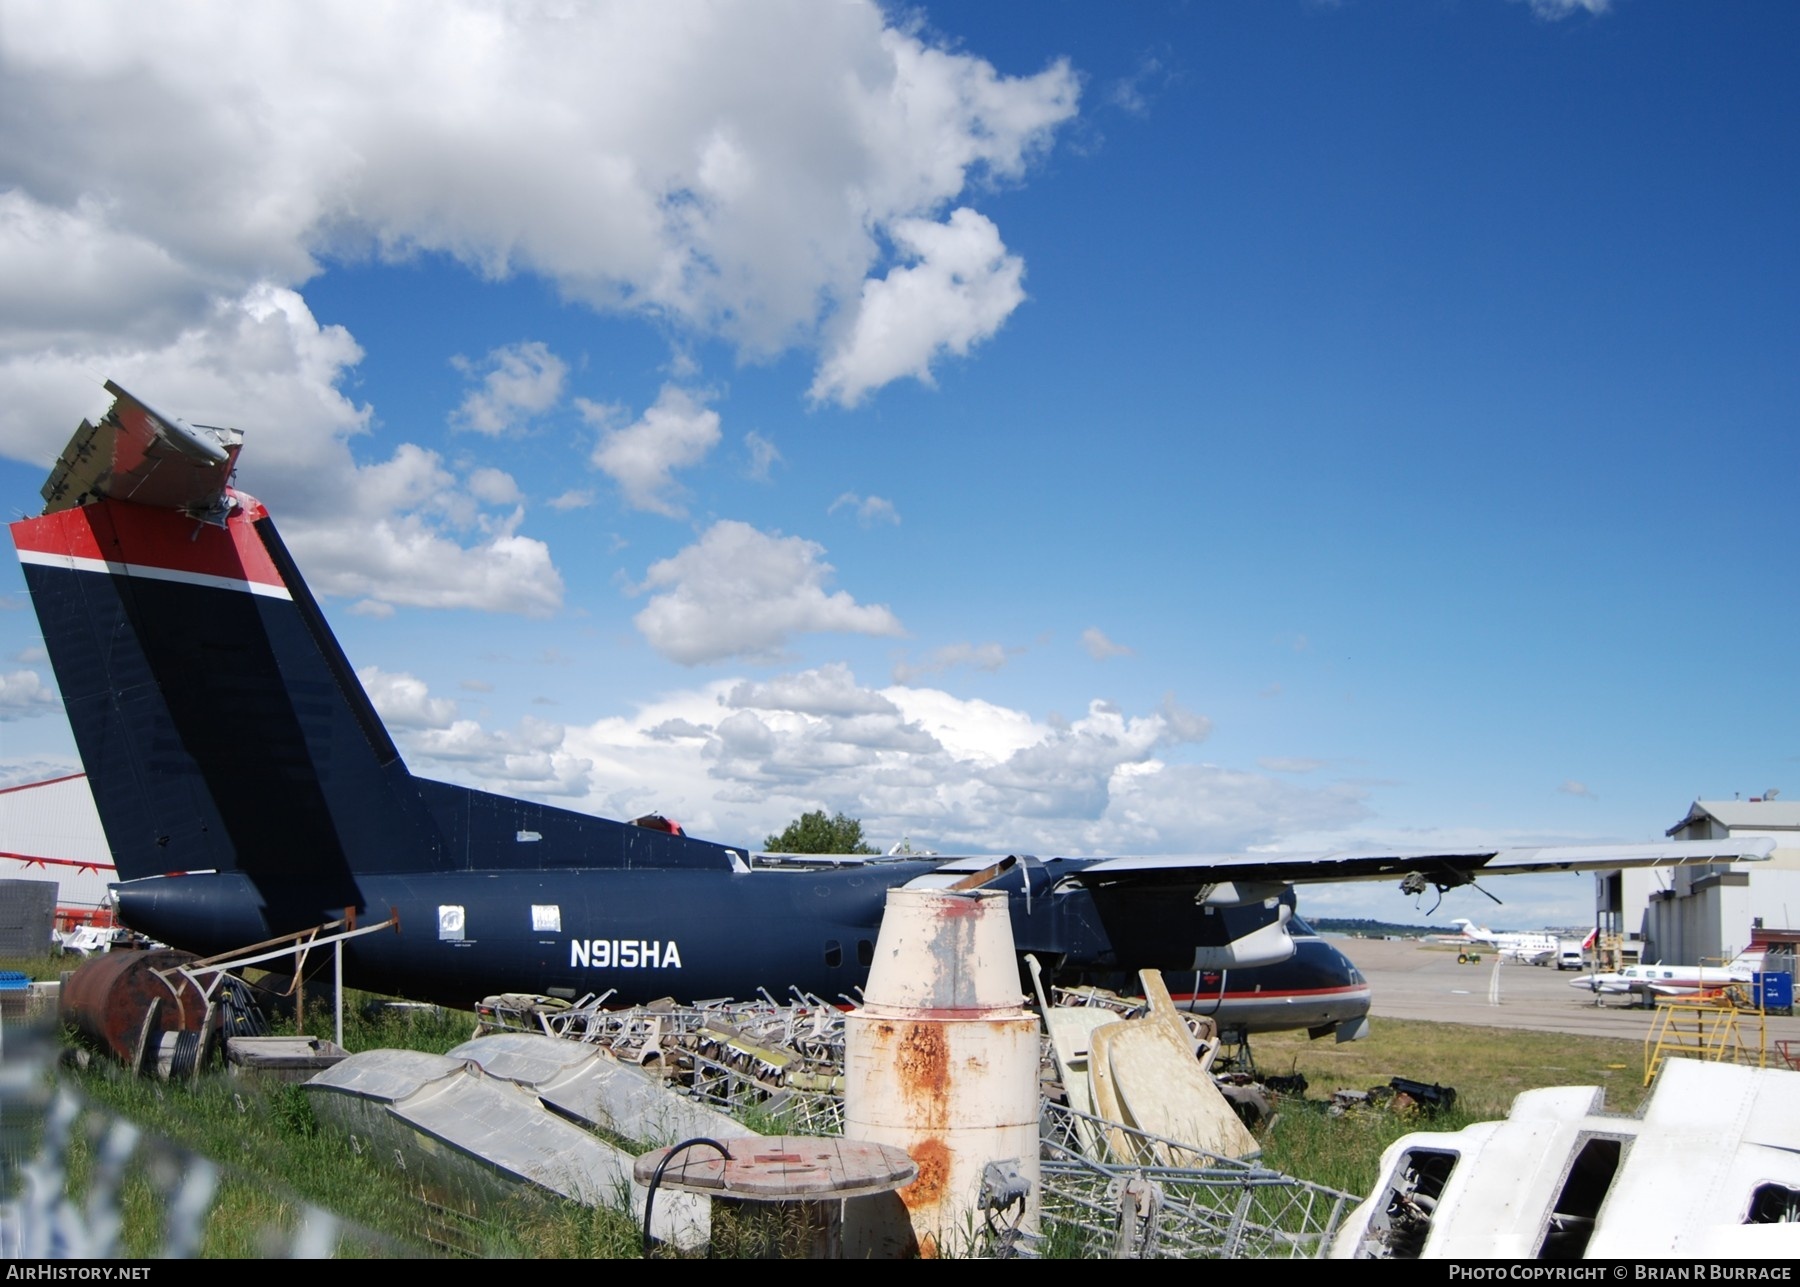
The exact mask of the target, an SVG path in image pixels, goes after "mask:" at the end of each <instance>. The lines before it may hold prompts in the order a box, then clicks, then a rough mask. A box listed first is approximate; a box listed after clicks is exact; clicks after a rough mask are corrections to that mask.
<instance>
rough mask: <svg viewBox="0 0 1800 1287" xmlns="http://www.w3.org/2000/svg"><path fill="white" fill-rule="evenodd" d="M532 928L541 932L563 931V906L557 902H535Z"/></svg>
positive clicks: (532, 913) (555, 932) (532, 911)
mask: <svg viewBox="0 0 1800 1287" xmlns="http://www.w3.org/2000/svg"><path fill="white" fill-rule="evenodd" d="M531 928H532V929H533V930H534V931H536V932H537V933H539V934H560V933H562V908H561V907H559V906H557V905H556V904H555V903H533V904H532V905H531Z"/></svg>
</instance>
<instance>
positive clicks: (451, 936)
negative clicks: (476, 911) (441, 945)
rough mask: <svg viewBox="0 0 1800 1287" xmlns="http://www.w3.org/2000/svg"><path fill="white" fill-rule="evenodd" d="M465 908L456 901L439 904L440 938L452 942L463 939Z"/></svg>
mask: <svg viewBox="0 0 1800 1287" xmlns="http://www.w3.org/2000/svg"><path fill="white" fill-rule="evenodd" d="M463 924H464V921H463V909H462V908H461V906H459V905H458V904H456V903H439V904H438V938H439V939H441V940H443V941H445V942H451V943H458V942H461V941H462V936H463Z"/></svg>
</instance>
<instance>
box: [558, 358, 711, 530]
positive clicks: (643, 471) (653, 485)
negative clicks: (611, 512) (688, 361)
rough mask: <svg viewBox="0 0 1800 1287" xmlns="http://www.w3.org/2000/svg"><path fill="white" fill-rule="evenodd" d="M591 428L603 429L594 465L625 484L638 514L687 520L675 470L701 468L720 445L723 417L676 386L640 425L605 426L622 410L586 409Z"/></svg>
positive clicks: (669, 387) (659, 399)
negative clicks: (677, 496) (677, 493)
mask: <svg viewBox="0 0 1800 1287" xmlns="http://www.w3.org/2000/svg"><path fill="white" fill-rule="evenodd" d="M582 414H583V416H585V417H586V418H587V419H588V420H589V422H590V423H596V424H600V425H602V426H603V427H602V429H601V433H600V441H599V443H598V445H596V446H595V448H594V454H593V463H594V467H595V468H597V469H599V470H600V471H601V472H602V473H604V474H605V475H606V476H607V477H608V478H610V479H612V480H613V481H614V482H615V483H617V484H618V485H619V490H620V491H621V492H623V493H624V495H625V500H626V502H627V503H628V504H630V505H631V506H632V507H633V508H634V509H642V510H649V511H650V512H651V513H654V514H666V515H668V516H669V517H671V518H679V517H681V515H682V513H683V511H682V509H681V507H680V506H679V505H678V504H677V503H676V502H675V501H674V499H673V498H672V496H671V493H672V492H673V491H674V490H675V487H676V484H675V471H676V470H677V469H685V468H687V467H689V466H692V465H697V464H699V463H700V462H701V461H702V460H705V459H706V457H707V454H708V453H709V452H711V451H712V449H713V448H714V447H716V446H717V445H718V443H719V413H718V412H717V411H714V410H712V409H711V408H710V407H708V406H707V405H706V401H705V399H704V398H702V397H701V396H699V395H698V394H695V393H692V392H690V391H689V390H686V389H682V388H678V387H677V386H675V385H672V384H667V385H664V386H663V388H662V391H661V392H660V393H659V394H657V397H656V403H655V405H653V406H652V407H651V408H650V409H649V410H648V411H646V412H644V414H643V415H642V416H640V417H639V418H638V419H637V420H635V421H633V422H632V423H630V424H628V425H623V426H619V427H605V426H606V425H607V423H608V422H609V421H610V420H612V419H614V418H616V417H617V415H618V411H617V408H613V407H602V406H599V405H596V404H593V403H583V404H582Z"/></svg>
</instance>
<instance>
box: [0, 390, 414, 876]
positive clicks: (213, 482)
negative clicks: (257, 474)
mask: <svg viewBox="0 0 1800 1287" xmlns="http://www.w3.org/2000/svg"><path fill="white" fill-rule="evenodd" d="M107 388H108V390H109V391H111V392H112V393H113V394H114V395H115V398H116V401H115V402H114V403H113V406H112V409H111V410H110V411H109V412H108V413H107V415H106V416H105V417H104V418H103V419H102V421H101V423H100V424H99V425H91V424H88V423H87V422H85V421H84V422H83V423H82V425H81V427H80V428H79V429H77V430H76V433H75V436H74V437H73V438H72V439H71V440H70V443H69V446H68V448H67V449H65V451H64V452H63V455H62V457H61V458H60V459H59V460H58V462H57V465H56V468H55V469H54V470H53V471H52V473H51V476H50V479H49V481H48V482H47V483H46V484H45V486H44V497H45V500H46V502H47V504H46V508H45V512H44V513H43V514H42V515H41V516H39V517H37V518H30V519H24V520H21V521H19V522H16V523H14V524H12V537H13V542H14V544H15V545H16V546H17V548H18V552H19V558H20V561H21V562H22V563H23V564H24V571H25V579H26V583H27V585H28V587H29V589H30V592H31V596H32V600H33V604H34V606H35V607H36V609H37V614H38V620H39V622H40V623H41V625H42V628H43V635H44V645H45V648H46V650H47V651H48V652H49V654H50V661H51V665H52V667H53V668H54V670H55V672H56V679H57V683H58V685H59V687H60V688H61V691H62V698H63V704H64V706H65V708H66V709H67V712H68V716H69V723H70V726H71V728H72V729H73V732H74V735H75V740H76V744H77V748H78V750H79V751H80V754H81V758H82V761H83V763H84V764H85V766H86V768H87V772H88V778H89V782H90V784H91V786H92V788H93V791H94V799H95V804H96V806H97V807H98V810H99V813H100V819H101V823H102V825H103V826H104V827H105V829H106V833H107V839H108V842H109V844H110V845H111V847H112V850H113V856H114V861H115V863H116V865H117V867H118V871H119V875H120V877H121V878H122V879H125V880H132V879H137V878H139V877H143V876H151V875H162V874H166V873H170V872H180V871H209V870H217V871H242V872H245V873H246V874H248V875H250V876H251V877H252V878H253V879H256V880H258V881H259V882H260V881H261V880H262V879H265V878H267V879H280V878H283V877H295V878H300V877H304V879H305V880H306V882H307V884H308V886H309V887H310V888H313V889H315V890H316V892H317V893H318V895H319V897H320V900H321V902H322V903H330V902H332V901H333V899H334V898H335V897H336V896H337V895H338V894H339V893H341V894H342V895H343V896H344V898H345V903H341V904H338V905H345V904H347V903H348V902H350V901H353V899H354V881H353V879H352V878H351V873H352V872H356V871H382V870H405V869H409V868H411V869H416V868H417V867H418V866H419V865H420V864H421V862H425V863H430V862H432V861H433V860H434V859H435V854H433V853H429V852H428V853H426V854H423V855H422V854H421V853H420V844H419V840H420V836H421V835H422V834H425V835H430V834H433V833H435V827H432V826H431V825H429V819H428V818H427V817H426V815H427V813H428V810H427V808H426V805H425V804H424V803H423V801H422V800H421V798H420V793H419V791H418V789H417V788H416V786H415V784H414V783H413V781H412V778H411V776H410V774H408V773H407V771H406V767H405V765H404V764H403V763H402V762H401V760H400V756H399V752H398V751H397V749H396V748H395V746H394V743H393V741H392V739H391V738H390V737H389V736H388V734H387V731H386V729H385V728H384V727H383V726H382V724H381V720H380V718H379V717H378V716H377V715H376V713H375V710H374V707H373V705H372V704H371V703H370V701H369V699H368V696H367V694H366V693H365V692H364V691H363V688H362V685H361V683H360V682H359V681H358V680H357V678H356V675H355V673H354V672H353V671H352V670H351V669H350V665H349V662H348V661H347V660H346V659H345V657H344V654H343V652H342V650H341V649H340V648H339V647H338V644H337V641H336V640H335V639H334V638H333V637H332V635H331V631H330V629H329V628H328V627H327V626H326V624H325V620H324V617H323V616H322V614H321V613H320V611H319V608H318V604H317V603H316V602H315V601H314V600H313V597H312V595H311V593H310V592H309V591H308V590H307V588H306V584H305V582H304V581H303V580H302V579H301V578H300V575H299V572H298V571H297V569H296V568H295V566H294V562H293V559H292V558H291V557H290V556H289V554H288V551H287V547H286V546H285V545H284V544H283V543H282V540H281V537H280V535H279V533H277V531H276V530H275V525H274V522H273V520H271V519H270V517H269V515H268V511H267V510H266V509H264V507H263V506H262V505H261V504H260V503H259V502H257V501H256V500H255V499H254V498H253V497H250V496H247V495H244V494H242V493H237V492H234V491H232V490H231V488H230V486H229V481H230V477H231V471H232V469H233V467H234V465H235V463H236V459H237V453H238V447H239V444H240V443H241V435H239V434H237V433H236V432H235V431H233V430H220V429H206V428H200V427H195V426H189V425H185V424H182V423H181V422H179V421H176V420H174V419H173V418H171V417H167V416H163V415H161V414H159V413H158V412H156V411H154V410H152V409H151V408H150V407H148V406H147V405H146V404H144V403H143V402H141V401H139V400H138V399H136V398H134V397H133V396H132V395H131V394H129V393H127V392H125V390H123V389H121V388H119V387H118V386H116V385H112V384H108V385H107ZM421 823H424V824H425V825H424V826H423V828H421V826H420V824H421ZM428 848H435V846H428Z"/></svg>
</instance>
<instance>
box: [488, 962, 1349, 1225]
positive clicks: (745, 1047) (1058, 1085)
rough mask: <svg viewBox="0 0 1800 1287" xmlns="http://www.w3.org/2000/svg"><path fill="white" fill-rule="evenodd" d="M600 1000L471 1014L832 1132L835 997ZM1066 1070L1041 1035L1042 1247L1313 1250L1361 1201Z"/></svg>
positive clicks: (740, 1106)
mask: <svg viewBox="0 0 1800 1287" xmlns="http://www.w3.org/2000/svg"><path fill="white" fill-rule="evenodd" d="M605 1002H606V998H605V997H604V996H600V997H587V998H584V999H582V1000H581V1001H578V1002H574V1003H570V1002H566V1001H560V1000H557V999H555V998H551V997H542V996H530V995H520V994H507V995H502V996H495V997H489V998H488V999H487V1000H486V1001H484V1002H483V1003H482V1004H481V1005H480V1006H479V1007H477V1013H478V1015H479V1017H480V1021H481V1024H482V1026H483V1027H484V1028H485V1029H488V1030H492V1031H527V1032H543V1033H548V1034H550V1035H552V1036H557V1037H562V1038H565V1039H568V1040H572V1041H580V1042H584V1043H589V1044H593V1045H598V1046H601V1047H603V1048H604V1049H606V1050H607V1051H608V1052H609V1053H611V1054H612V1055H613V1056H614V1057H615V1058H617V1059H619V1060H621V1061H622V1062H625V1063H630V1064H634V1065H637V1066H639V1067H642V1068H645V1069H647V1070H653V1071H656V1072H658V1073H659V1074H660V1075H661V1076H662V1077H663V1078H665V1079H666V1081H667V1082H668V1084H669V1085H670V1086H671V1088H672V1089H677V1090H680V1091H682V1092H683V1093H685V1094H688V1095H692V1096H694V1097H695V1098H697V1099H699V1100H701V1101H703V1102H705V1103H707V1104H710V1105H712V1106H714V1107H717V1108H719V1109H722V1110H724V1111H726V1112H730V1113H732V1114H733V1115H735V1116H738V1117H739V1118H740V1120H748V1121H753V1122H757V1123H759V1124H760V1128H764V1129H768V1130H771V1131H785V1132H796V1133H807V1134H838V1133H840V1132H841V1131H842V1128H843V1118H844V1101H843V1088H844V1011H843V1009H842V1008H840V1007H839V1006H837V1005H834V1004H832V1003H830V1002H827V1001H825V1000H824V999H822V998H820V997H816V996H809V995H805V994H801V993H796V994H794V996H793V999H792V1000H791V1001H789V1002H787V1003H782V1002H778V1001H777V1000H776V999H775V998H773V997H771V996H769V995H767V994H764V995H763V996H762V997H760V998H758V999H757V1000H755V1001H749V1002H738V1001H721V1002H716V1003H707V1004H700V1005H678V1004H676V1003H674V1002H657V1003H653V1004H651V1005H646V1006H634V1007H630V1008H627V1009H622V1010H608V1009H606V1008H605ZM1072 1009H1085V1010H1090V1011H1093V1012H1094V1014H1093V1020H1094V1025H1093V1026H1095V1027H1096V1028H1098V1027H1100V1026H1101V1024H1102V1023H1103V1022H1108V1021H1115V1020H1131V1019H1136V1018H1138V1017H1140V1016H1142V1015H1143V1014H1144V1012H1145V1010H1146V1003H1145V1002H1143V1001H1141V1000H1133V999H1129V998H1121V997H1118V996H1116V995H1115V994H1111V993H1100V992H1095V991H1092V990H1083V991H1073V990H1071V991H1058V992H1057V993H1056V994H1055V1002H1054V1004H1053V1006H1052V1010H1053V1011H1063V1010H1072ZM1047 1026H1048V1025H1047ZM1196 1066H1198V1065H1196ZM1065 1080H1066V1077H1065V1074H1064V1071H1063V1068H1062V1066H1061V1065H1059V1062H1058V1059H1057V1054H1056V1051H1055V1048H1054V1044H1053V1041H1052V1039H1051V1037H1050V1036H1048V1035H1046V1037H1045V1038H1044V1045H1043V1062H1042V1065H1041V1074H1040V1082H1041V1085H1042V1086H1043V1089H1044V1092H1045V1093H1044V1099H1043V1103H1042V1119H1041V1123H1042V1134H1041V1141H1042V1153H1041V1158H1042V1167H1043V1179H1042V1183H1043V1193H1042V1204H1043V1214H1044V1221H1045V1228H1046V1231H1047V1233H1046V1237H1047V1238H1048V1239H1049V1240H1050V1241H1051V1243H1052V1245H1051V1246H1049V1247H1044V1248H1041V1249H1040V1253H1041V1254H1055V1255H1075V1256H1083V1257H1100V1258H1106V1257H1128V1258H1145V1257H1237V1256H1258V1257H1295V1256H1299V1257H1308V1256H1318V1255H1322V1254H1324V1250H1325V1248H1326V1247H1328V1246H1329V1245H1330V1242H1331V1238H1332V1236H1333V1235H1334V1233H1335V1231H1336V1230H1337V1228H1338V1226H1339V1225H1340V1224H1341V1223H1342V1221H1343V1219H1344V1218H1345V1216H1346V1215H1347V1214H1348V1212H1349V1211H1350V1210H1351V1208H1352V1207H1354V1206H1355V1204H1356V1203H1357V1201H1358V1198H1357V1197H1356V1196H1354V1195H1352V1194H1348V1193H1344V1192H1342V1191H1340V1190H1336V1189H1331V1188H1328V1187H1326V1186H1323V1185H1318V1184H1313V1183H1310V1182H1308V1181H1305V1180H1299V1179H1296V1178H1294V1177H1292V1176H1288V1175H1284V1174H1281V1173H1280V1172H1276V1171H1272V1170H1269V1169H1266V1168H1263V1167H1260V1166H1258V1165H1256V1164H1255V1161H1254V1157H1253V1156H1252V1158H1251V1160H1245V1159H1244V1158H1239V1157H1228V1156H1225V1155H1223V1154H1220V1153H1215V1152H1212V1151H1210V1150H1208V1149H1206V1148H1204V1147H1200V1146H1197V1145H1196V1143H1195V1142H1194V1141H1193V1139H1192V1138H1189V1139H1172V1138H1169V1137H1167V1136H1164V1135H1159V1134H1157V1133H1156V1132H1155V1131H1153V1130H1149V1129H1145V1127H1144V1126H1143V1125H1134V1124H1131V1123H1127V1122H1122V1121H1118V1120H1112V1119H1109V1118H1108V1117H1105V1116H1100V1115H1096V1114H1094V1113H1090V1112H1087V1111H1084V1110H1083V1109H1082V1108H1079V1107H1071V1106H1070V1104H1069V1103H1068V1102H1067V1094H1066V1087H1065V1086H1064V1081H1065ZM1231 1080H1243V1079H1242V1078H1236V1079H1231ZM1254 1089H1255V1091H1256V1093H1257V1094H1258V1095H1259V1096H1265V1097H1266V1096H1267V1095H1268V1094H1269V1092H1267V1091H1266V1090H1264V1089H1263V1088H1262V1087H1260V1086H1256V1087H1254ZM1265 1102H1266V1099H1265ZM1019 1250H1021V1251H1028V1250H1029V1249H1026V1248H1021V1249H1019Z"/></svg>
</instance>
